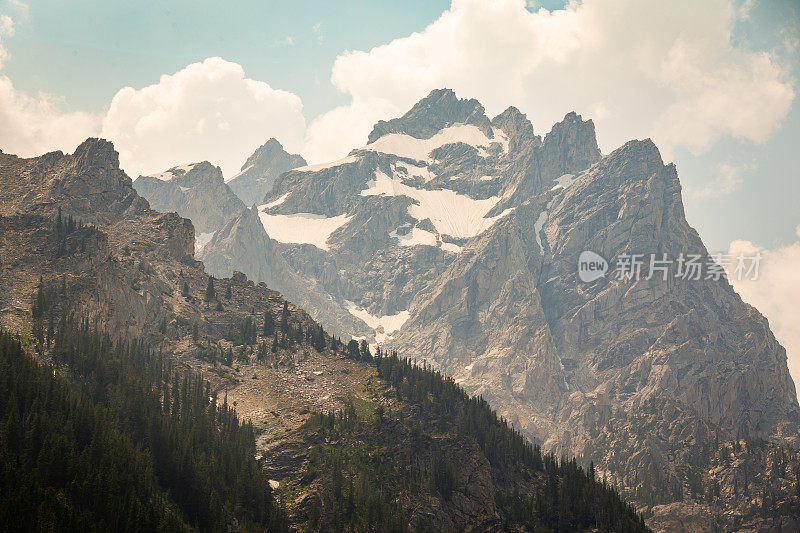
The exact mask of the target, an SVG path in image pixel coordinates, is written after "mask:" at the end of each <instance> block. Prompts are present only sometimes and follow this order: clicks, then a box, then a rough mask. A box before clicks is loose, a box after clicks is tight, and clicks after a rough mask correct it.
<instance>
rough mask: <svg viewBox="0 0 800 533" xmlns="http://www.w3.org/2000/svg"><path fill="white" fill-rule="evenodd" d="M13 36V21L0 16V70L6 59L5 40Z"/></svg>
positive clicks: (7, 17) (5, 16)
mask: <svg viewBox="0 0 800 533" xmlns="http://www.w3.org/2000/svg"><path fill="white" fill-rule="evenodd" d="M13 36H14V21H13V20H12V18H11V17H9V16H8V15H0V68H3V63H5V61H6V59H8V51H7V50H6V47H5V40H6V39H7V38H9V37H13Z"/></svg>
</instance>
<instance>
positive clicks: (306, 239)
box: [258, 205, 353, 251]
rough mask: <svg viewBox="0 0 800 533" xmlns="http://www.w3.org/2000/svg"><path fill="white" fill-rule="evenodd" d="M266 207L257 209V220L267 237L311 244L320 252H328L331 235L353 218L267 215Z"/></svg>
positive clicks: (292, 242)
mask: <svg viewBox="0 0 800 533" xmlns="http://www.w3.org/2000/svg"><path fill="white" fill-rule="evenodd" d="M265 208H266V206H264V205H262V206H260V207H259V209H258V218H259V219H260V220H261V225H262V226H264V230H265V231H266V232H267V235H269V236H270V237H272V238H273V239H275V240H276V241H278V242H282V243H287V244H312V245H314V246H316V247H317V248H319V249H320V250H325V251H328V239H330V237H331V234H332V233H333V232H334V231H336V230H337V229H339V228H341V227H342V226H344V225H345V224H347V223H348V222H350V220H351V219H352V218H353V216H352V215H351V216H347V215H346V214H341V215H337V216H335V217H326V216H325V215H315V214H313V213H294V214H292V215H269V214H267V213H265V212H264V209H265Z"/></svg>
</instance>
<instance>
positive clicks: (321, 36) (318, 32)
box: [311, 22, 325, 44]
mask: <svg viewBox="0 0 800 533" xmlns="http://www.w3.org/2000/svg"><path fill="white" fill-rule="evenodd" d="M311 31H312V32H313V33H314V35H315V36H316V37H317V43H319V44H322V41H324V40H325V33H323V31H322V23H321V22H317V23H316V24H314V25H313V26H311Z"/></svg>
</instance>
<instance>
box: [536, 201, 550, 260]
mask: <svg viewBox="0 0 800 533" xmlns="http://www.w3.org/2000/svg"><path fill="white" fill-rule="evenodd" d="M545 222H547V211H542V212H541V213H539V218H538V219H536V222H535V223H534V224H533V231H535V232H536V244H538V245H539V251H540V252H542V255H544V246H543V245H542V236H541V233H542V228H543V227H544V223H545Z"/></svg>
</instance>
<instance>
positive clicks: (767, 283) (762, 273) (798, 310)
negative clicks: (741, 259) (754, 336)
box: [728, 226, 800, 392]
mask: <svg viewBox="0 0 800 533" xmlns="http://www.w3.org/2000/svg"><path fill="white" fill-rule="evenodd" d="M796 231H797V236H798V239H800V226H798V227H797V230H796ZM757 252H761V254H762V255H763V259H762V260H761V262H760V264H759V272H758V279H755V280H752V279H747V278H749V277H748V276H744V278H745V279H742V280H738V279H737V276H735V275H730V276H729V277H730V281H731V284H732V285H733V287H734V289H736V292H738V293H739V295H741V297H742V299H743V300H744V301H746V302H747V303H749V304H751V305H753V306H754V307H756V308H757V309H758V310H759V311H760V312H761V313H762V314H763V315H764V316H765V317H767V320H769V325H770V329H772V332H773V333H774V334H775V338H777V339H778V341H779V342H780V343H781V344H782V345H783V347H784V348H786V355H787V357H788V360H789V361H788V362H789V372H790V373H791V375H792V378H793V379H794V382H795V386H796V387H797V386H798V385H800V327H798V324H800V299H799V298H798V295H800V241H797V242H794V243H792V244H789V245H788V246H783V247H780V248H777V249H775V250H768V249H764V248H760V247H758V246H756V245H755V244H753V243H752V242H750V241H743V240H739V241H733V242H732V243H731V245H730V248H729V251H728V253H729V254H731V255H732V256H734V257H736V256H738V255H739V254H744V255H745V256H754V255H755V254H756V253H757ZM798 392H800V390H798Z"/></svg>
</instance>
